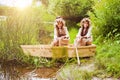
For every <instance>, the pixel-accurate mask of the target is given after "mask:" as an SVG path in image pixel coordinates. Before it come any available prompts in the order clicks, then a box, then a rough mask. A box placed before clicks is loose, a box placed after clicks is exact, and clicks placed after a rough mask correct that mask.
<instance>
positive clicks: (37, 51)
mask: <svg viewBox="0 0 120 80" xmlns="http://www.w3.org/2000/svg"><path fill="white" fill-rule="evenodd" d="M21 48H22V49H23V52H24V53H25V54H26V55H31V56H37V57H50V58H51V57H55V58H61V57H76V54H75V47H73V46H61V47H52V46H50V45H21ZM77 50H78V54H79V56H80V57H89V56H94V55H95V52H96V45H94V44H93V45H90V46H80V47H78V48H77Z"/></svg>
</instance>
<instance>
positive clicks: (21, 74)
mask: <svg viewBox="0 0 120 80" xmlns="http://www.w3.org/2000/svg"><path fill="white" fill-rule="evenodd" d="M58 69H59V68H56V67H53V68H46V67H42V68H38V69H32V68H30V67H27V66H21V65H16V64H13V63H12V64H10V63H9V64H0V80H55V78H54V77H55V76H56V72H57V71H58Z"/></svg>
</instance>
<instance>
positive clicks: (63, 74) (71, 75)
mask: <svg viewBox="0 0 120 80" xmlns="http://www.w3.org/2000/svg"><path fill="white" fill-rule="evenodd" d="M92 76H93V75H92V73H91V72H88V71H86V70H81V69H80V68H79V67H78V66H76V65H72V66H70V65H66V66H65V67H64V68H63V69H62V70H61V71H60V72H59V73H58V74H57V77H56V78H57V80H91V79H92Z"/></svg>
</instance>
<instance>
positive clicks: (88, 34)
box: [86, 27, 92, 37]
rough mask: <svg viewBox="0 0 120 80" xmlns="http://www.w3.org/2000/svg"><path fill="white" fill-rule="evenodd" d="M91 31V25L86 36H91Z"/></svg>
mask: <svg viewBox="0 0 120 80" xmlns="http://www.w3.org/2000/svg"><path fill="white" fill-rule="evenodd" d="M91 31H92V28H91V27H90V28H89V30H88V33H87V34H86V37H91V34H92V33H91Z"/></svg>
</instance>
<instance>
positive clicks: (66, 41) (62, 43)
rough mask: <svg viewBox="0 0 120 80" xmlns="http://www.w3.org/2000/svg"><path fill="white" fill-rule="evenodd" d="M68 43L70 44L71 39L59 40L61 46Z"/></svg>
mask: <svg viewBox="0 0 120 80" xmlns="http://www.w3.org/2000/svg"><path fill="white" fill-rule="evenodd" d="M68 44H69V39H60V40H59V46H62V45H68Z"/></svg>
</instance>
